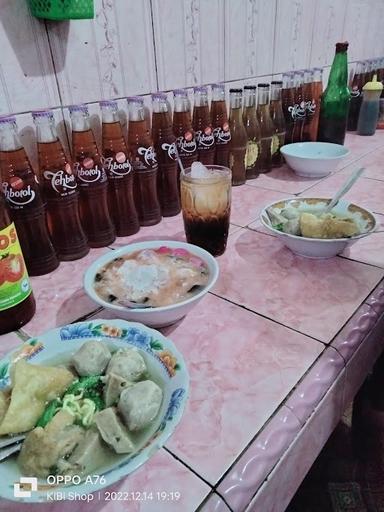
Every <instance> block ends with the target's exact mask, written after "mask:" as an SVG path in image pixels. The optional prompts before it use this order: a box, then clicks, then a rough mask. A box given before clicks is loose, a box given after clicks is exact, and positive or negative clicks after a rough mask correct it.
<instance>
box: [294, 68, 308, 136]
mask: <svg viewBox="0 0 384 512" xmlns="http://www.w3.org/2000/svg"><path fill="white" fill-rule="evenodd" d="M303 82H304V72H303V71H296V72H295V74H294V84H295V103H294V106H293V109H292V112H291V113H292V117H293V132H292V142H301V140H302V136H303V127H304V121H305V104H304V97H303Z"/></svg>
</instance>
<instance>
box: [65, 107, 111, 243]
mask: <svg viewBox="0 0 384 512" xmlns="http://www.w3.org/2000/svg"><path fill="white" fill-rule="evenodd" d="M71 119H72V150H73V156H74V161H75V172H76V174H77V182H78V186H79V189H80V218H81V222H82V225H83V227H84V230H85V232H86V234H87V237H88V244H89V245H90V247H105V246H106V245H109V244H111V243H112V242H113V241H114V240H115V238H116V235H115V228H114V226H113V223H112V219H111V216H110V214H109V210H108V196H107V187H108V183H107V175H106V173H105V170H104V168H103V165H102V163H101V157H100V154H99V150H98V148H97V145H96V141H95V137H94V135H93V131H92V130H91V129H90V127H89V121H88V109H87V107H85V106H79V107H77V106H75V107H71Z"/></svg>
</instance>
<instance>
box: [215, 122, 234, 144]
mask: <svg viewBox="0 0 384 512" xmlns="http://www.w3.org/2000/svg"><path fill="white" fill-rule="evenodd" d="M213 135H214V137H215V141H216V144H218V145H220V144H228V142H229V141H230V140H231V132H230V130H229V124H228V123H227V122H225V123H224V124H223V126H217V127H216V128H215V129H214V130H213Z"/></svg>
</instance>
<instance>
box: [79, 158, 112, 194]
mask: <svg viewBox="0 0 384 512" xmlns="http://www.w3.org/2000/svg"><path fill="white" fill-rule="evenodd" d="M74 169H75V172H76V175H77V178H78V180H79V185H80V186H81V187H86V186H87V185H92V184H95V183H104V182H105V181H106V179H107V175H106V173H105V170H104V168H103V167H101V168H100V167H99V165H98V164H96V165H95V162H94V160H93V158H89V157H87V158H84V160H83V162H82V163H80V162H76V163H75V165H74Z"/></svg>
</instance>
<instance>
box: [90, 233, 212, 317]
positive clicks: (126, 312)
mask: <svg viewBox="0 0 384 512" xmlns="http://www.w3.org/2000/svg"><path fill="white" fill-rule="evenodd" d="M143 249H164V250H171V251H172V252H174V253H176V252H177V251H178V252H179V253H180V254H187V253H189V255H191V258H193V257H197V258H198V259H200V260H202V261H203V262H204V263H205V264H206V266H207V267H208V271H209V279H208V283H207V284H206V285H205V286H204V287H202V289H201V290H200V291H199V292H198V293H196V294H195V295H193V296H192V297H190V298H188V299H186V300H183V301H182V302H178V303H177V304H171V305H169V306H161V307H156V308H144V309H140V308H127V307H124V306H121V305H119V304H115V303H111V302H106V301H104V300H103V299H102V298H101V297H100V296H99V295H98V294H97V293H96V291H95V288H94V283H95V275H96V274H97V273H98V272H99V271H100V269H101V268H102V267H103V266H104V265H105V264H107V263H109V262H110V261H112V260H113V259H115V258H118V257H121V256H125V255H127V254H130V253H133V252H136V251H141V250H143ZM218 276H219V265H218V263H217V261H216V260H215V258H214V257H213V256H211V255H210V254H209V252H207V251H205V250H204V249H201V248H200V247H197V246H196V245H192V244H187V243H185V242H176V241H171V240H151V241H149V242H137V243H133V244H130V245H127V246H125V247H122V248H121V249H117V250H115V251H109V252H107V253H106V254H103V255H102V256H100V258H98V259H97V260H96V261H94V262H93V263H92V264H91V266H90V267H89V268H88V269H87V271H86V272H85V275H84V289H85V291H86V293H87V295H88V296H89V297H90V298H91V299H92V300H94V301H95V302H97V303H98V304H99V305H100V306H103V307H104V308H105V309H107V310H109V313H112V315H113V316H114V315H115V316H116V317H117V318H125V319H127V320H132V321H133V322H141V323H143V324H145V325H149V326H150V327H165V326H166V325H171V324H173V323H175V322H177V321H178V320H180V319H181V318H183V317H184V316H185V315H187V314H188V313H189V312H190V311H191V309H192V308H194V307H195V305H196V304H197V303H198V302H199V301H200V300H201V299H202V298H203V297H204V295H206V294H207V293H208V292H209V290H210V289H211V288H212V287H213V286H214V284H215V283H216V280H217V278H218Z"/></svg>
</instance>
